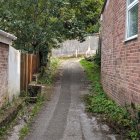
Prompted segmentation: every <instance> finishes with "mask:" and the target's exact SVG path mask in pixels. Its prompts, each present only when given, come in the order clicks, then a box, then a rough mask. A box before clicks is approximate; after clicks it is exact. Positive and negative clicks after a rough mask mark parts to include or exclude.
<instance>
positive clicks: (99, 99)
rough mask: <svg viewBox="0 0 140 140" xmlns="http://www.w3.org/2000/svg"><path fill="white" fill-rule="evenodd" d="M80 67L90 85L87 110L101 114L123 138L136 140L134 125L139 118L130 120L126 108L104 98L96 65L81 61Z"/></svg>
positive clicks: (136, 129)
mask: <svg viewBox="0 0 140 140" xmlns="http://www.w3.org/2000/svg"><path fill="white" fill-rule="evenodd" d="M81 65H82V66H83V67H84V68H85V70H86V73H87V77H88V79H89V80H90V81H91V85H92V90H91V93H90V94H89V95H88V96H87V97H86V103H87V110H88V111H90V112H92V113H95V114H101V115H102V116H103V117H102V118H104V119H105V121H107V122H108V123H109V124H110V125H111V126H113V127H114V126H115V127H114V129H116V131H117V132H120V133H123V135H124V136H125V135H127V137H129V138H130V139H132V140H137V139H138V138H139V136H140V133H139V130H138V128H137V123H136V122H138V120H139V118H135V117H133V118H132V117H131V112H128V107H127V108H126V107H120V106H118V105H117V104H116V103H115V102H114V101H112V100H111V99H109V98H108V97H107V96H106V94H105V93H104V91H103V88H102V86H101V83H100V68H99V66H98V65H97V64H95V63H93V62H88V61H86V60H82V61H81ZM132 108H133V107H131V109H132ZM132 110H134V109H132ZM133 114H134V112H133ZM136 114H139V113H138V112H137V113H136Z"/></svg>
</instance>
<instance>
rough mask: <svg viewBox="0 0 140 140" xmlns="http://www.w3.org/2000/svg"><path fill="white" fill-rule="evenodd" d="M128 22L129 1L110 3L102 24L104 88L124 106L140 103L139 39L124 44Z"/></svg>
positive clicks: (113, 0)
mask: <svg viewBox="0 0 140 140" xmlns="http://www.w3.org/2000/svg"><path fill="white" fill-rule="evenodd" d="M139 6H140V3H139ZM139 13H140V8H139ZM125 20H126V0H117V1H115V0H110V1H109V3H108V4H107V5H106V8H105V10H104V12H103V21H102V33H101V34H102V56H101V57H102V65H101V75H102V85H103V88H104V90H105V91H106V93H107V94H108V95H109V96H110V97H111V98H113V99H114V100H116V102H118V103H119V104H122V105H123V104H125V103H126V102H128V103H130V102H135V103H140V37H138V38H137V39H135V40H131V41H128V42H124V40H125V24H126V21H125ZM139 35H140V14H139V33H138V36H139Z"/></svg>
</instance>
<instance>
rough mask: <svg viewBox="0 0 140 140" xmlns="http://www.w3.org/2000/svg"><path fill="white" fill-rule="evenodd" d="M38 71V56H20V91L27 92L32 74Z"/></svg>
mask: <svg viewBox="0 0 140 140" xmlns="http://www.w3.org/2000/svg"><path fill="white" fill-rule="evenodd" d="M38 71H39V55H35V54H21V76H20V79H21V80H20V89H21V91H27V88H28V84H29V83H30V82H31V81H32V77H33V74H35V73H38Z"/></svg>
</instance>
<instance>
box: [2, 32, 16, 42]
mask: <svg viewBox="0 0 140 140" xmlns="http://www.w3.org/2000/svg"><path fill="white" fill-rule="evenodd" d="M0 35H2V36H4V37H6V38H9V39H11V40H16V39H17V37H16V36H14V35H13V34H10V33H7V32H4V31H2V30H0Z"/></svg>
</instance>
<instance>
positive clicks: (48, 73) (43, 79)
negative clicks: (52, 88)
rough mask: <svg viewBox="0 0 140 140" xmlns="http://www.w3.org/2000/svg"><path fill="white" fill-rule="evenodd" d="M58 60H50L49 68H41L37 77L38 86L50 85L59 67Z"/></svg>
mask: <svg viewBox="0 0 140 140" xmlns="http://www.w3.org/2000/svg"><path fill="white" fill-rule="evenodd" d="M59 63H60V61H59V59H57V58H52V59H51V60H50V65H49V68H46V67H42V69H41V73H40V75H39V79H38V83H39V84H49V85H50V84H52V82H53V78H54V76H55V74H56V72H57V68H58V66H59Z"/></svg>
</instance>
